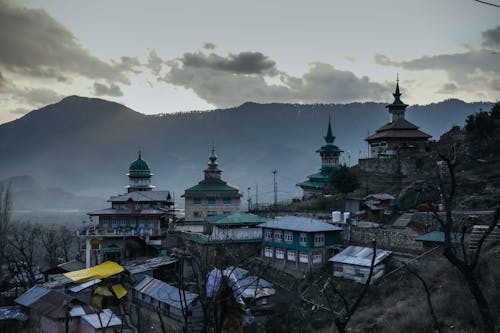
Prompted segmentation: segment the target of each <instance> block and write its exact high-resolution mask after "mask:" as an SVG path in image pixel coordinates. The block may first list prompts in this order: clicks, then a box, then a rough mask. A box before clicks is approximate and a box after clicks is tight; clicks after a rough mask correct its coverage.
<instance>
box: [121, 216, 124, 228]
mask: <svg viewBox="0 0 500 333" xmlns="http://www.w3.org/2000/svg"><path fill="white" fill-rule="evenodd" d="M120 226H122V227H124V226H125V218H122V219H121V220H120Z"/></svg>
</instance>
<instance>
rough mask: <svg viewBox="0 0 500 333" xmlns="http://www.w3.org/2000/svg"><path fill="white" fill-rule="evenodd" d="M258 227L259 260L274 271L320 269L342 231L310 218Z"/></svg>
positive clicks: (293, 218)
mask: <svg viewBox="0 0 500 333" xmlns="http://www.w3.org/2000/svg"><path fill="white" fill-rule="evenodd" d="M260 226H261V227H262V258H263V259H264V260H265V261H267V262H270V263H272V264H273V265H275V266H276V267H283V268H290V269H292V270H299V271H305V272H307V271H310V270H313V269H316V268H320V267H322V266H323V265H324V264H325V263H326V262H327V260H328V258H330V254H331V253H332V252H333V248H334V247H336V246H337V245H340V244H341V242H342V235H341V232H342V228H340V227H338V226H334V225H332V224H329V223H325V222H322V221H319V220H315V219H310V218H304V217H296V216H283V217H280V218H278V219H276V220H271V221H267V222H266V223H264V224H261V225H260Z"/></svg>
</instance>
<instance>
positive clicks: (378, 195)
mask: <svg viewBox="0 0 500 333" xmlns="http://www.w3.org/2000/svg"><path fill="white" fill-rule="evenodd" d="M372 198H373V199H377V200H394V199H396V198H395V197H394V196H392V195H390V194H388V193H374V194H369V195H367V196H366V197H364V200H368V199H372Z"/></svg>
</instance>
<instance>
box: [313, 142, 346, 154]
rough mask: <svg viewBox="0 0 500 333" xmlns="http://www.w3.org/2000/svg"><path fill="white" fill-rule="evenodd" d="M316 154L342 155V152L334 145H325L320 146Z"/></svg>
mask: <svg viewBox="0 0 500 333" xmlns="http://www.w3.org/2000/svg"><path fill="white" fill-rule="evenodd" d="M316 152H317V153H339V154H340V153H342V152H343V150H342V149H340V148H339V147H337V146H336V145H334V144H326V145H324V146H321V148H320V149H318V150H316Z"/></svg>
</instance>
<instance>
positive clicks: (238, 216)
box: [207, 213, 267, 225]
mask: <svg viewBox="0 0 500 333" xmlns="http://www.w3.org/2000/svg"><path fill="white" fill-rule="evenodd" d="M266 221H267V220H266V219H264V218H263V217H260V216H258V215H255V214H249V213H225V214H220V215H214V216H209V217H207V222H208V223H210V224H215V225H238V224H260V223H264V222H266Z"/></svg>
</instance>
